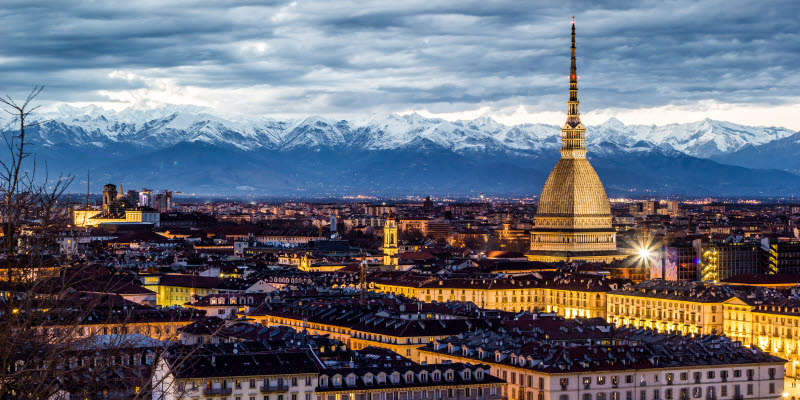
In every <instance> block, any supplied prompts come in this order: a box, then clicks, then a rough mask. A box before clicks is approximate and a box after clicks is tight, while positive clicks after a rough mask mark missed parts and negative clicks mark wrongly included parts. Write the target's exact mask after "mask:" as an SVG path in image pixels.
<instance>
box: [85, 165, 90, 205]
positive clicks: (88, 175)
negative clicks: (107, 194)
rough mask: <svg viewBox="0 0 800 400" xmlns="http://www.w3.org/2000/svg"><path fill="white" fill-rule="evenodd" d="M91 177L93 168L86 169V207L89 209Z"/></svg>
mask: <svg viewBox="0 0 800 400" xmlns="http://www.w3.org/2000/svg"><path fill="white" fill-rule="evenodd" d="M90 179H91V170H90V169H87V170H86V209H87V210H88V209H89V181H90Z"/></svg>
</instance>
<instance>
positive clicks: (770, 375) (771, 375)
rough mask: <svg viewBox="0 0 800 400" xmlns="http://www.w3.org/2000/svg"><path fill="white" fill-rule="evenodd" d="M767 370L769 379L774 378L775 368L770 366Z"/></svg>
mask: <svg viewBox="0 0 800 400" xmlns="http://www.w3.org/2000/svg"><path fill="white" fill-rule="evenodd" d="M768 372H769V379H775V368H770V369H769V370H768Z"/></svg>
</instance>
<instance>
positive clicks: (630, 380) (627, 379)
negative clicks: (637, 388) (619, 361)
mask: <svg viewBox="0 0 800 400" xmlns="http://www.w3.org/2000/svg"><path fill="white" fill-rule="evenodd" d="M625 383H633V375H625Z"/></svg>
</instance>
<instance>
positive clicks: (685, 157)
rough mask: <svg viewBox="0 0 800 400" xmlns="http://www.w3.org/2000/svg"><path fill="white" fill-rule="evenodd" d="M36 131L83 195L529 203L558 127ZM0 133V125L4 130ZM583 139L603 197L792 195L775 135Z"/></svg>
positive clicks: (207, 122)
mask: <svg viewBox="0 0 800 400" xmlns="http://www.w3.org/2000/svg"><path fill="white" fill-rule="evenodd" d="M39 118H40V120H41V121H43V122H42V123H41V124H39V125H37V126H35V127H33V128H31V129H29V130H28V133H27V135H28V138H29V140H30V142H31V143H32V145H33V146H32V148H33V150H32V151H33V152H34V153H35V154H36V157H37V160H38V161H39V162H40V163H41V162H42V161H44V162H46V163H47V166H48V170H50V171H51V173H52V171H67V172H71V173H72V174H74V175H75V176H76V178H77V179H78V180H81V179H84V178H83V177H84V176H85V174H86V171H87V169H91V170H92V175H93V176H94V177H95V178H93V179H92V181H93V182H94V183H95V184H93V185H92V186H93V188H92V189H93V190H98V189H99V188H100V187H101V186H102V184H105V183H108V182H114V183H116V182H123V184H124V185H125V189H133V188H137V189H138V188H140V187H150V188H169V189H173V190H178V191H183V192H194V193H202V194H231V195H241V194H256V195H276V196H277V195H280V196H286V195H289V196H291V195H296V196H312V195H331V196H341V195H355V194H372V195H381V196H388V195H426V194H470V193H472V194H477V193H479V192H485V193H487V194H538V192H539V191H540V190H541V188H542V185H543V184H544V181H545V179H546V178H547V176H548V174H549V172H550V170H551V169H552V167H553V166H554V165H555V163H556V162H557V160H558V157H559V152H558V149H559V147H560V136H559V135H560V126H557V125H546V124H523V125H515V126H509V125H504V124H501V123H498V122H496V121H494V120H492V119H491V118H485V117H482V118H478V119H475V120H471V121H446V120H442V119H433V118H425V117H422V116H420V115H417V114H410V115H396V114H385V115H372V116H368V117H363V118H356V119H349V120H331V119H325V118H321V117H316V116H311V117H307V118H301V119H285V120H280V119H271V118H263V117H250V116H230V115H227V116H226V115H220V114H218V113H215V112H213V111H211V110H208V109H203V108H199V107H191V106H190V107H187V106H165V107H162V108H156V109H147V110H142V109H133V108H130V109H126V110H123V111H119V112H115V111H109V110H105V109H102V108H99V107H95V106H89V107H83V108H76V107H70V106H61V107H59V108H58V109H57V110H55V111H53V112H49V113H44V114H41V115H40V116H39ZM9 122H10V121H8V120H3V121H0V124H2V126H3V127H5V129H8V127H9V126H10V124H9ZM586 138H587V139H586V142H587V147H588V149H589V156H588V157H589V159H590V161H591V162H592V164H593V165H594V167H595V169H596V170H597V172H598V174H599V175H600V178H601V179H602V181H603V183H604V185H605V187H606V191H607V192H608V194H609V195H610V196H620V195H647V194H653V195H674V194H683V195H697V196H704V195H716V196H786V195H792V194H794V193H796V192H797V191H798V189H800V176H798V175H796V172H798V171H800V159H798V157H797V155H798V154H800V132H795V131H792V130H789V129H785V128H779V127H753V126H743V125H738V124H734V123H730V122H723V121H714V120H710V119H706V120H703V121H699V122H694V123H686V124H670V125H662V126H655V125H647V126H645V125H625V124H623V123H622V122H621V121H619V120H616V119H611V120H608V121H606V122H604V123H603V124H600V125H596V126H588V127H587V132H586ZM83 184H84V185H85V180H84V182H83ZM76 185H77V182H76ZM74 191H76V192H79V191H81V189H80V188H77V187H76V188H74Z"/></svg>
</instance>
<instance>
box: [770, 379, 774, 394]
mask: <svg viewBox="0 0 800 400" xmlns="http://www.w3.org/2000/svg"><path fill="white" fill-rule="evenodd" d="M769 393H770V394H773V393H775V382H770V383H769Z"/></svg>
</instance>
